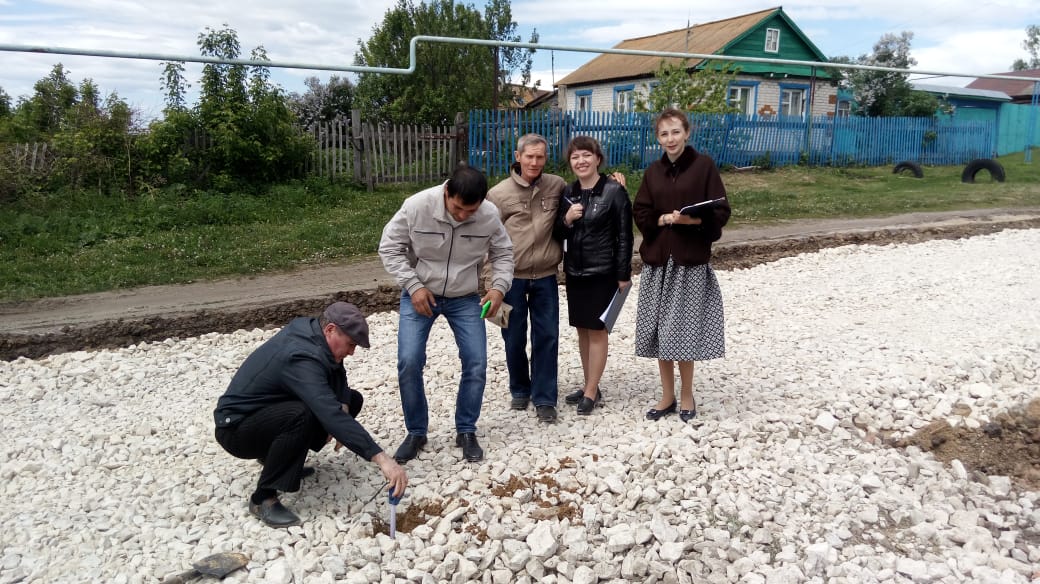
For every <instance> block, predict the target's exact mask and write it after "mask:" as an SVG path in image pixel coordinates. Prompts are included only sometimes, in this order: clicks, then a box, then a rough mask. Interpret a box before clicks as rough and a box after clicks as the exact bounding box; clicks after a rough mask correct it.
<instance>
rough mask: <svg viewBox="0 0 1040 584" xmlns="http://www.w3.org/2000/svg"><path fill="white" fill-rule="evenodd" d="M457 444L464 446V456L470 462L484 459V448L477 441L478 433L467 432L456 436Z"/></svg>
mask: <svg viewBox="0 0 1040 584" xmlns="http://www.w3.org/2000/svg"><path fill="white" fill-rule="evenodd" d="M455 446H461V447H462V457H463V458H465V459H466V460H468V461H469V462H480V461H481V460H484V450H483V449H482V448H481V447H480V444H478V443H477V435H476V434H474V433H473V432H465V433H462V434H459V435H457V436H455Z"/></svg>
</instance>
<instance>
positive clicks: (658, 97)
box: [635, 59, 738, 114]
mask: <svg viewBox="0 0 1040 584" xmlns="http://www.w3.org/2000/svg"><path fill="white" fill-rule="evenodd" d="M737 71H738V69H733V68H732V66H731V64H729V63H725V64H722V65H716V64H712V63H711V62H710V61H706V62H705V63H704V66H703V68H701V69H700V70H696V71H690V70H689V66H688V65H687V61H686V60H685V59H684V60H683V61H682V62H681V63H669V62H668V61H667V60H665V59H661V64H660V65H659V66H658V67H657V72H656V73H655V74H654V78H655V79H656V81H657V85H654V86H651V87H649V88H648V89H647V94H646V96H645V97H644V96H643V95H642V94H640V95H638V96H636V99H635V110H636V111H640V112H659V111H661V110H663V109H665V108H668V107H673V106H674V107H678V108H679V109H681V110H684V111H687V112H696V113H711V114H727V113H734V112H736V111H738V110H737V108H735V107H733V106H731V105H729V104H728V103H727V101H726V98H727V91H728V90H729V84H730V82H731V81H732V80H733V79H734V78H736V75H737ZM643 87H644V88H646V87H647V86H646V85H644V86H643Z"/></svg>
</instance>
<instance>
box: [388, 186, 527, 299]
mask: <svg viewBox="0 0 1040 584" xmlns="http://www.w3.org/2000/svg"><path fill="white" fill-rule="evenodd" d="M446 185H447V183H444V184H441V185H437V186H435V187H431V188H428V189H426V190H424V191H420V192H418V193H416V194H414V195H412V196H410V197H408V198H407V199H406V200H405V202H404V204H403V205H401V208H400V209H399V210H398V211H397V213H396V214H395V215H394V216H393V217H392V218H391V219H390V222H389V223H387V224H386V227H384V228H383V237H382V239H381V240H380V241H379V257H380V259H382V260H383V267H385V268H386V271H387V272H389V273H390V275H392V276H393V277H394V278H395V279H396V280H397V283H398V284H400V286H401V287H402V288H404V289H405V290H406V291H407V292H408V293H409V294H414V293H415V291H416V290H418V289H419V288H423V287H425V288H428V289H429V290H430V292H433V294H434V295H435V296H444V297H447V298H458V297H460V296H466V295H467V294H475V293H476V292H477V290H478V288H479V286H480V271H481V267H482V265H483V264H484V262H485V260H486V261H487V262H488V263H489V264H490V266H491V285H490V288H493V289H495V290H498V291H499V292H501V293H502V294H503V295H505V293H506V292H508V291H509V287H510V285H512V283H513V280H512V273H513V246H512V244H511V243H510V242H509V235H508V234H507V233H506V230H505V228H504V227H503V226H502V221H501V220H500V219H499V217H498V209H496V208H495V206H494V205H492V204H490V203H488V202H487V201H486V200H485V201H484V203H482V204H481V205H480V208H479V209H477V212H476V213H474V214H473V215H472V216H471V217H470V218H469V219H467V220H465V221H463V222H462V223H459V222H457V221H455V220H454V219H453V218H452V217H451V215H449V214H448V210H447V208H445V206H444V189H445V188H446Z"/></svg>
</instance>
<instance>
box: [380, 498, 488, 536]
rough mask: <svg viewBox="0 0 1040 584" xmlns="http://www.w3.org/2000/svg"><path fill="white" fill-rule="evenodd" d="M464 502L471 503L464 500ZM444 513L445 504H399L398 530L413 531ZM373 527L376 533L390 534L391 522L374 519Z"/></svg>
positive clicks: (400, 531) (399, 531) (401, 531)
mask: <svg viewBox="0 0 1040 584" xmlns="http://www.w3.org/2000/svg"><path fill="white" fill-rule="evenodd" d="M463 504H466V505H468V504H469V503H467V502H465V501H463ZM443 515H444V504H443V503H437V502H431V503H412V504H410V505H407V506H406V505H398V506H397V532H398V533H411V532H412V530H413V529H415V528H416V527H419V526H420V525H423V524H424V523H426V521H427V520H429V519H430V518H431V517H442V516H443ZM372 529H373V531H374V532H375V533H382V534H384V535H390V524H389V523H387V521H386V520H384V519H383V518H381V517H375V518H373V519H372Z"/></svg>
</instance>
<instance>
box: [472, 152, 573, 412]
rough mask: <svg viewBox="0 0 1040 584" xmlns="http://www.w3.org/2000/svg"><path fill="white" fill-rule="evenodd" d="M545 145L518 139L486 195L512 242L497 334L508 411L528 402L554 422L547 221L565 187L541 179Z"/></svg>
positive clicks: (552, 261)
mask: <svg viewBox="0 0 1040 584" xmlns="http://www.w3.org/2000/svg"><path fill="white" fill-rule="evenodd" d="M547 147H548V144H547V143H546V140H545V138H543V137H542V136H540V135H538V134H526V135H524V136H521V137H520V140H519V141H518V142H517V145H516V152H515V156H516V163H515V164H513V166H512V169H511V171H510V173H509V178H507V179H505V180H503V181H502V182H500V183H498V184H497V185H495V186H494V187H493V188H492V189H491V190H490V191H488V195H487V198H488V200H489V201H491V202H492V203H494V204H495V206H496V207H498V210H499V213H500V215H501V218H502V223H503V224H505V227H506V231H508V232H509V238H510V239H511V240H512V241H513V283H512V286H511V287H510V288H509V292H507V293H506V296H505V302H506V303H507V304H510V305H512V307H513V311H512V313H511V314H510V315H509V326H508V327H506V328H503V329H502V339H503V340H504V341H505V350H506V365H507V367H508V369H509V393H510V394H511V395H512V401H511V403H510V407H511V408H512V409H514V410H526V409H527V405H528V404H529V403H531V402H534V405H535V411H536V413H537V416H538V419H539V420H541V421H543V422H555V421H556V401H557V397H558V391H559V390H558V387H557V380H556V378H557V356H558V352H559V337H560V292H559V285H558V283H557V281H556V271H557V266H558V265H559V263H560V259H561V258H562V257H563V252H562V250H561V249H560V244H559V242H557V241H556V240H555V239H553V237H552V228H553V221H554V220H555V218H556V209H557V207H558V206H559V204H560V192H561V191H562V190H563V187H564V186H565V185H566V183H565V182H564V180H563V179H562V178H560V177H558V176H556V175H553V174H543V173H542V169H543V168H544V167H545V161H546V153H547V152H546V151H547ZM528 314H530V318H531V358H530V360H528V358H527V318H528Z"/></svg>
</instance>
